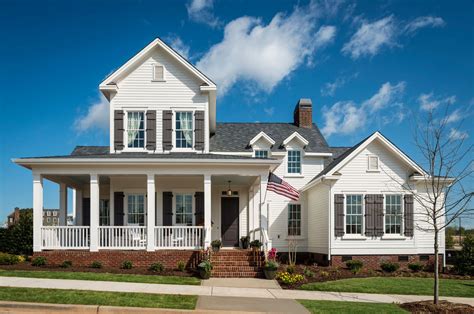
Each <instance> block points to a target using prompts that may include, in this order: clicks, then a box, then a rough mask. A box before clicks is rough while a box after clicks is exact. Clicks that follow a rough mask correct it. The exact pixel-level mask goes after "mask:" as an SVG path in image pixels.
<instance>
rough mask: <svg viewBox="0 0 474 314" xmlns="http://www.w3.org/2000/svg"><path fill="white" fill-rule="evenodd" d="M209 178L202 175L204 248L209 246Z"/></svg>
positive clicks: (210, 200) (210, 199)
mask: <svg viewBox="0 0 474 314" xmlns="http://www.w3.org/2000/svg"><path fill="white" fill-rule="evenodd" d="M211 202H212V197H211V176H210V175H207V174H206V175H204V248H205V249H207V248H208V247H210V246H211Z"/></svg>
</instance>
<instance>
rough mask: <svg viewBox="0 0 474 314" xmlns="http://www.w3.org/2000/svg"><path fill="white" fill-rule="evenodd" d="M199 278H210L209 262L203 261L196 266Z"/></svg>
mask: <svg viewBox="0 0 474 314" xmlns="http://www.w3.org/2000/svg"><path fill="white" fill-rule="evenodd" d="M198 268H199V276H201V278H202V279H209V277H211V270H212V263H211V261H210V260H204V261H202V262H201V263H199V265H198Z"/></svg>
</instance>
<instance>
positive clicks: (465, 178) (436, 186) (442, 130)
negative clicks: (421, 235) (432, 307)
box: [392, 102, 474, 304]
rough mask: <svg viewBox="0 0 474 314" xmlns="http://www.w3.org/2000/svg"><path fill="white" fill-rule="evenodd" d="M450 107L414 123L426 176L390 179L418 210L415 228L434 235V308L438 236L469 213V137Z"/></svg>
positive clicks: (425, 113)
mask: <svg viewBox="0 0 474 314" xmlns="http://www.w3.org/2000/svg"><path fill="white" fill-rule="evenodd" d="M451 104H452V102H446V104H444V105H443V104H441V103H440V102H437V103H436V104H433V106H431V107H430V108H427V109H428V110H424V111H422V113H421V114H420V115H419V116H417V117H416V118H415V119H414V120H415V121H414V122H415V123H414V124H413V125H414V126H415V130H414V142H415V144H416V147H417V149H418V151H419V153H420V155H421V162H419V164H420V165H421V166H422V167H423V169H424V170H425V173H421V174H416V175H414V176H413V177H412V178H410V179H409V180H407V181H404V182H400V181H399V180H397V179H396V178H392V179H393V180H396V181H397V183H399V184H400V186H401V187H402V188H403V189H404V190H405V191H406V192H407V193H411V194H412V195H413V198H414V199H415V201H416V202H417V203H418V204H420V205H419V206H421V212H417V214H416V216H415V219H414V220H415V221H414V225H415V228H417V229H418V230H422V231H424V232H429V233H432V234H433V237H434V247H433V249H434V258H435V260H434V285H433V301H434V303H435V304H438V301H439V240H440V234H441V233H442V232H443V231H444V229H445V228H446V227H447V226H448V225H450V224H451V223H452V222H453V221H454V220H456V219H457V218H458V217H460V216H461V215H465V214H468V212H471V213H472V209H470V208H469V206H470V205H471V199H472V196H473V191H472V181H470V180H472V175H473V168H474V165H473V160H472V153H473V146H472V144H469V143H468V142H467V139H468V134H467V133H465V132H462V131H460V128H461V127H462V124H463V119H461V115H462V113H460V112H459V109H458V110H457V111H456V110H455V111H452V110H451V109H452V108H451V106H452V105H451ZM425 109H426V108H425ZM466 112H467V113H469V109H467V111H466ZM414 117H415V115H414ZM469 181H470V182H469ZM469 184H470V185H469Z"/></svg>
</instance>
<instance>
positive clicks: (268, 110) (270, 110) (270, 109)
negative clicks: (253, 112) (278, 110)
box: [263, 107, 275, 116]
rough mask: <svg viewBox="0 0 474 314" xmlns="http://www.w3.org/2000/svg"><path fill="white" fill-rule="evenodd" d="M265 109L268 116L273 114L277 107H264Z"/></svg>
mask: <svg viewBox="0 0 474 314" xmlns="http://www.w3.org/2000/svg"><path fill="white" fill-rule="evenodd" d="M263 111H264V112H265V114H266V115H267V116H273V114H274V113H275V107H268V108H263Z"/></svg>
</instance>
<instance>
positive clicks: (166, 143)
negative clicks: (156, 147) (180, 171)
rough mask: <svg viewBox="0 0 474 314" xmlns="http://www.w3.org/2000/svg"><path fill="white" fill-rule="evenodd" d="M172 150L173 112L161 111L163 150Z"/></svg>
mask: <svg viewBox="0 0 474 314" xmlns="http://www.w3.org/2000/svg"><path fill="white" fill-rule="evenodd" d="M172 148H173V111H171V110H163V150H171V149H172Z"/></svg>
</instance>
